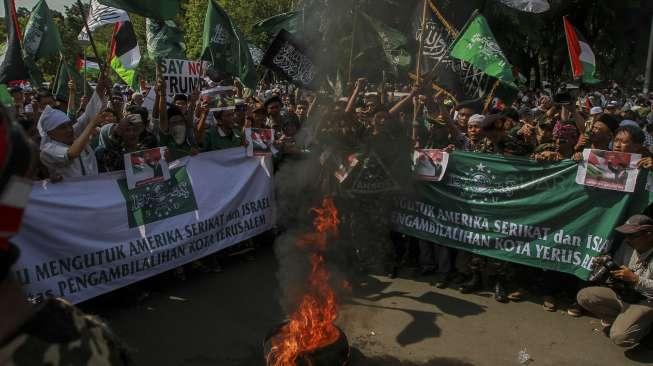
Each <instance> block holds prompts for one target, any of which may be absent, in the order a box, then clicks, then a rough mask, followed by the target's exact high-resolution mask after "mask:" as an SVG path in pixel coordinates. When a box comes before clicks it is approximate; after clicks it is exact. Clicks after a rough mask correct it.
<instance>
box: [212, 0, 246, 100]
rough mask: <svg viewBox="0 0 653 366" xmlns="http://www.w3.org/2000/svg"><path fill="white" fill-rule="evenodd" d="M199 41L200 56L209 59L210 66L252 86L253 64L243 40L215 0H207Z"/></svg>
mask: <svg viewBox="0 0 653 366" xmlns="http://www.w3.org/2000/svg"><path fill="white" fill-rule="evenodd" d="M202 41H203V43H202V49H203V52H202V59H204V60H209V61H211V62H212V64H213V68H214V69H216V70H218V71H222V72H224V73H227V74H229V75H232V76H235V77H238V78H240V81H241V82H242V83H243V84H244V85H245V86H247V87H248V88H252V89H253V88H255V87H256V83H257V81H258V77H257V75H256V66H255V65H254V62H253V61H252V55H251V53H250V52H249V45H248V43H247V40H246V39H245V37H243V35H242V33H241V32H240V30H239V29H238V27H236V25H235V24H234V23H233V22H232V21H231V19H230V18H229V16H228V15H227V13H225V11H224V10H223V9H222V8H221V7H220V5H218V3H217V1H216V0H210V1H209V7H208V10H207V11H206V18H205V19H204V36H203V39H202Z"/></svg>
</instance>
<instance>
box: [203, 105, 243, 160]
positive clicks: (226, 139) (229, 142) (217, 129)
mask: <svg viewBox="0 0 653 366" xmlns="http://www.w3.org/2000/svg"><path fill="white" fill-rule="evenodd" d="M213 118H214V120H215V125H214V126H213V127H211V128H209V129H208V130H207V131H205V132H204V131H201V132H200V134H203V135H204V136H198V140H199V141H202V151H215V150H224V149H230V148H233V147H239V146H242V138H241V136H240V135H239V134H238V132H237V131H236V130H235V129H234V128H233V123H234V111H233V110H222V111H217V112H214V113H213Z"/></svg>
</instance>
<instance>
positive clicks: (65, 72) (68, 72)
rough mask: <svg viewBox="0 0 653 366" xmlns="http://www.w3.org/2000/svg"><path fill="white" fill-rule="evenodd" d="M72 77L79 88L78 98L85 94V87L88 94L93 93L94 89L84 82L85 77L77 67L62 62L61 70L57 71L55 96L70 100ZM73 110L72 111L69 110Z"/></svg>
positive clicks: (77, 88)
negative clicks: (69, 92)
mask: <svg viewBox="0 0 653 366" xmlns="http://www.w3.org/2000/svg"><path fill="white" fill-rule="evenodd" d="M70 79H72V80H74V81H75V86H76V90H77V95H76V97H77V99H78V100H79V98H80V97H81V96H82V95H83V94H84V89H86V95H89V96H90V95H91V94H92V92H93V90H92V89H91V87H90V86H89V85H88V83H85V82H84V77H83V76H82V75H81V74H80V73H79V72H77V70H76V69H75V67H73V66H71V65H69V64H68V63H66V62H61V63H60V64H59V71H58V72H57V79H56V80H55V85H54V91H53V94H54V96H55V97H57V98H59V99H62V100H68V81H70ZM69 112H72V111H69Z"/></svg>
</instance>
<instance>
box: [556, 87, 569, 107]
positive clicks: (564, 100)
mask: <svg viewBox="0 0 653 366" xmlns="http://www.w3.org/2000/svg"><path fill="white" fill-rule="evenodd" d="M553 102H554V103H555V104H560V105H567V104H571V94H570V93H569V91H568V90H567V89H560V90H558V92H557V93H556V94H555V95H553Z"/></svg>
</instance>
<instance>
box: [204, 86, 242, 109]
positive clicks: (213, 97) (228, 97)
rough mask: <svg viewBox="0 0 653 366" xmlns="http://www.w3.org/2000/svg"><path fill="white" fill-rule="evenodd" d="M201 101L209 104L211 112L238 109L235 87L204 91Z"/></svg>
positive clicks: (218, 87)
mask: <svg viewBox="0 0 653 366" xmlns="http://www.w3.org/2000/svg"><path fill="white" fill-rule="evenodd" d="M200 100H201V101H202V102H206V103H207V104H208V108H209V111H211V112H217V111H226V110H235V109H236V88H234V87H233V86H216V87H215V88H211V89H207V90H203V91H202V93H200Z"/></svg>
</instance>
